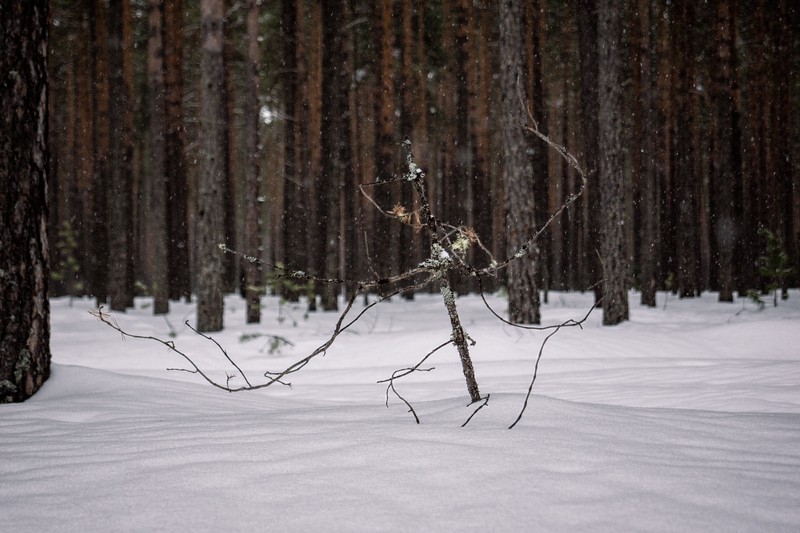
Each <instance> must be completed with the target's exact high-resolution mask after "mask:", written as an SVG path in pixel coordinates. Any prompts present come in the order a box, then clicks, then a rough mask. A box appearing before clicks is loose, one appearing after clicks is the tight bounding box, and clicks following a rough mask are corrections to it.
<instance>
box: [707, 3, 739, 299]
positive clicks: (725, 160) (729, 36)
mask: <svg viewBox="0 0 800 533" xmlns="http://www.w3.org/2000/svg"><path fill="white" fill-rule="evenodd" d="M735 12H736V10H735V6H734V2H733V0H720V1H719V2H717V13H716V17H717V18H716V24H715V26H716V34H715V48H716V57H715V59H716V61H715V63H714V69H713V74H714V76H713V80H712V89H713V93H712V94H713V98H714V104H715V112H716V116H715V121H716V124H715V126H716V136H715V138H714V139H713V140H714V143H715V149H714V151H713V153H714V154H715V155H716V157H715V158H714V161H713V170H714V172H713V175H712V179H713V185H712V198H713V203H712V205H713V206H714V207H715V209H714V210H713V211H712V213H711V224H712V227H711V231H712V232H713V234H714V237H715V239H714V240H715V242H716V245H717V257H716V261H717V269H718V271H717V272H718V283H719V300H720V301H721V302H732V301H733V291H734V288H735V278H734V276H735V270H734V261H735V257H736V255H737V254H736V244H737V243H738V242H739V233H740V216H741V214H740V213H741V183H742V178H741V155H740V146H741V143H740V140H739V135H740V134H739V112H738V110H737V108H736V102H735V93H734V91H735V83H736V82H735V73H736V46H735V41H734V39H735V29H734V28H735V23H734V16H735Z"/></svg>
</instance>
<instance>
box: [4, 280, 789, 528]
mask: <svg viewBox="0 0 800 533" xmlns="http://www.w3.org/2000/svg"><path fill="white" fill-rule="evenodd" d="M790 296H791V297H790V299H789V300H788V301H785V302H780V305H779V307H777V308H773V307H771V306H768V307H767V308H765V309H764V310H763V311H758V310H757V309H756V308H755V306H753V305H751V304H749V303H744V304H742V303H741V301H740V302H739V303H737V304H721V303H717V302H716V295H715V294H705V295H704V296H703V297H702V298H699V299H694V300H678V299H676V298H673V297H671V296H665V295H664V294H661V293H660V294H659V302H658V303H659V306H658V307H657V308H654V309H647V308H643V307H640V306H638V294H635V293H631V309H632V311H631V318H632V319H631V321H630V322H627V323H624V324H622V325H620V326H615V327H602V326H601V325H600V318H601V315H600V311H596V312H595V313H594V314H592V315H591V316H590V317H589V319H588V320H587V322H586V324H584V328H583V329H578V328H568V329H563V330H562V331H560V332H559V333H558V334H557V335H556V336H555V337H553V338H552V339H551V340H550V342H549V343H548V345H547V347H546V349H545V352H544V356H543V359H542V362H541V365H540V368H539V375H538V377H537V381H536V384H535V386H534V390H533V392H534V394H533V396H532V397H531V400H530V405H529V406H528V410H527V411H526V413H525V415H524V417H523V418H522V421H521V422H520V424H519V425H518V426H517V427H516V428H514V429H513V430H508V429H507V427H508V425H509V424H510V423H511V422H513V420H514V419H515V418H516V416H517V414H518V412H519V409H520V408H521V406H522V403H523V400H524V395H525V391H526V390H527V387H528V384H529V382H530V379H531V374H532V371H533V364H534V362H535V356H536V353H537V352H538V349H539V344H540V343H541V341H542V339H543V338H544V336H545V334H544V333H542V332H521V331H519V330H515V329H513V328H510V327H508V326H505V325H503V324H502V323H500V322H499V321H497V319H495V318H494V317H492V316H491V315H490V314H489V313H488V311H487V310H486V309H485V308H484V307H483V304H482V303H481V301H480V300H479V299H478V298H476V297H467V298H459V299H458V300H457V304H458V306H459V311H460V312H461V315H462V321H463V323H464V326H465V329H466V330H467V332H468V333H469V335H470V336H471V337H472V338H473V339H475V340H476V341H477V345H476V346H474V347H473V348H472V355H473V359H474V362H475V372H476V375H477V378H478V382H479V384H480V387H481V392H482V393H483V394H484V395H485V394H486V393H491V399H490V401H489V404H488V405H487V406H486V407H484V408H483V409H482V410H481V411H480V412H479V413H478V414H477V415H476V416H475V417H474V418H473V419H472V421H471V422H470V424H469V425H468V426H467V427H466V428H461V427H460V426H461V424H462V423H463V422H464V421H465V420H466V419H467V417H468V416H469V415H470V414H471V413H472V412H473V411H474V406H473V407H469V406H467V405H466V404H467V403H468V401H469V397H468V395H467V392H466V387H465V383H464V379H463V377H462V376H461V374H460V363H459V361H458V357H457V355H456V352H455V349H454V348H447V349H444V350H441V351H439V352H437V353H436V354H434V355H433V356H432V357H431V359H430V360H429V361H428V362H429V363H430V365H429V366H434V367H435V369H434V370H432V371H430V372H421V373H416V374H414V375H412V376H409V377H407V378H404V379H402V380H400V381H398V382H397V383H396V385H397V388H398V391H400V393H401V394H403V395H404V397H405V398H406V399H408V400H409V401H410V402H411V404H412V405H413V406H414V409H415V410H416V412H417V414H418V415H419V417H420V419H421V424H419V425H417V424H415V423H414V420H413V417H412V416H411V415H410V414H409V413H408V412H407V408H406V407H405V405H404V404H403V403H402V402H401V401H399V400H398V399H396V398H390V401H389V408H388V409H387V408H386V406H385V405H384V402H385V390H386V389H385V385H379V384H377V383H376V382H377V381H378V380H380V379H384V378H387V377H389V376H390V375H391V374H392V372H393V371H394V370H397V369H400V368H405V367H409V366H411V365H413V364H415V363H416V362H417V361H418V360H419V359H420V358H421V357H422V356H424V355H425V354H426V353H427V352H428V351H430V350H431V349H432V348H434V347H435V346H436V345H438V344H441V343H442V342H445V341H446V340H447V339H448V338H449V335H450V334H449V330H448V323H449V320H448V317H447V312H446V310H445V309H444V306H443V305H442V302H441V296H439V295H422V296H418V297H417V299H416V301H414V302H407V301H402V300H399V299H395V301H392V302H389V303H385V304H382V305H379V306H377V307H375V308H373V309H372V310H370V311H368V312H367V313H366V314H365V315H364V317H363V318H362V320H361V321H360V322H358V323H357V324H356V326H354V328H353V330H352V332H346V333H343V334H342V335H341V336H340V337H339V339H338V340H337V341H336V343H335V344H334V345H333V347H332V348H331V349H330V350H329V351H328V353H327V355H326V356H325V357H324V358H323V357H319V358H316V359H314V360H313V361H312V362H311V363H310V364H309V365H308V366H307V367H306V368H305V369H303V370H302V371H301V372H300V373H298V374H295V375H294V376H293V377H292V379H291V382H292V387H291V388H289V387H284V386H280V385H275V386H273V387H269V388H267V389H263V390H260V391H257V392H251V393H237V394H228V393H225V392H222V391H219V390H217V389H214V388H212V387H210V386H209V385H207V384H204V383H203V382H201V380H200V378H199V377H198V376H196V375H193V374H188V373H186V372H174V371H172V372H170V371H167V370H166V368H168V367H171V368H186V366H185V364H184V363H183V362H182V360H181V359H180V358H179V357H177V356H176V355H175V354H174V353H171V352H169V351H168V350H167V349H166V348H164V347H163V346H160V345H158V344H155V343H152V342H148V341H139V340H130V339H129V340H122V339H121V337H120V335H119V334H118V333H117V332H115V331H113V330H112V329H110V328H109V327H107V326H105V325H103V324H101V323H100V322H98V321H97V320H96V319H95V318H94V317H92V316H90V315H89V313H88V311H89V310H90V309H91V308H92V304H91V302H90V301H88V300H75V301H72V302H71V301H70V300H68V299H57V300H54V301H53V302H52V331H53V334H52V349H53V362H54V364H53V372H52V377H51V378H50V380H49V381H48V382H47V383H46V384H45V386H44V387H43V388H42V390H41V391H40V392H39V393H37V394H36V395H35V396H34V397H33V398H32V399H30V400H29V401H27V402H25V403H24V404H14V405H3V406H0V458H2V460H0V531H15V532H27V531H30V532H44V531H59V532H61V531H65V532H70V531H76V532H85V531H219V530H231V531H243V530H254V531H436V532H438V531H486V530H489V531H583V530H585V531H798V530H800V446H798V444H799V443H800V386H799V385H800V327H798V326H800V291H792V292H791V295H790ZM665 299H667V300H666V302H665ZM490 302H491V304H492V305H493V306H495V308H496V309H497V310H498V312H500V313H501V314H502V313H503V312H504V311H505V304H504V301H503V300H502V298H500V297H492V298H490ZM550 302H551V303H550V304H549V305H546V306H544V307H543V310H542V315H543V318H544V320H546V321H547V322H548V323H559V322H562V321H564V320H566V319H568V318H576V319H578V318H580V317H582V316H583V315H584V314H585V312H586V311H587V310H588V309H589V307H590V306H591V295H589V294H572V293H568V294H559V293H552V294H551V295H550ZM665 303H666V305H665ZM361 305H362V304H361V303H360V302H359V304H358V306H359V309H358V310H360V306H361ZM151 312H152V309H151V308H150V306H149V301H148V300H146V299H139V300H137V308H136V310H133V311H129V312H128V313H126V314H121V313H120V314H115V315H114V316H115V318H116V319H117V320H118V322H119V324H120V326H122V327H123V328H124V329H126V330H128V331H130V332H134V333H137V334H144V335H156V336H159V337H162V338H164V339H167V340H174V341H175V342H176V344H177V345H178V347H179V348H181V349H182V350H183V351H185V352H186V353H191V354H193V356H195V357H196V358H197V362H198V364H200V365H201V366H202V367H204V368H208V369H211V370H212V371H213V373H214V375H215V376H216V377H218V378H219V379H221V380H223V381H224V379H225V372H226V371H227V372H230V371H231V369H230V368H229V367H226V366H225V365H223V362H224V358H223V357H222V356H221V355H220V354H219V352H218V351H216V349H215V348H214V347H213V345H211V343H209V342H208V341H205V340H203V339H201V338H199V337H198V336H197V335H195V334H193V333H192V332H191V331H190V330H189V329H188V328H187V327H186V326H185V325H184V324H183V322H184V321H185V320H189V321H190V323H194V319H195V317H194V309H193V307H192V306H191V305H189V304H173V305H172V312H171V314H170V315H169V318H168V322H167V320H165V319H164V318H163V317H153V316H152V315H151ZM287 313H288V315H287ZM282 314H283V316H288V318H287V319H286V320H283V322H279V321H278V316H279V314H278V303H277V301H276V300H275V299H273V298H265V299H264V317H263V320H262V324H260V325H245V324H244V303H243V302H242V300H240V299H239V298H235V297H229V298H228V299H227V300H226V316H225V322H226V329H225V330H224V331H223V332H220V333H218V334H214V335H212V336H213V337H214V338H215V339H216V340H218V341H219V342H220V343H221V344H222V345H223V346H225V347H226V348H227V349H228V351H229V353H230V354H231V356H233V357H234V358H235V359H236V360H237V361H238V362H239V363H240V365H241V366H242V368H243V369H244V370H245V372H247V373H248V377H249V378H250V379H251V380H252V381H257V380H258V378H259V377H260V376H261V374H262V373H263V371H265V370H272V371H275V370H281V369H282V368H284V367H286V366H288V365H289V364H291V363H292V362H293V361H294V360H296V359H299V358H301V357H303V356H305V355H307V354H308V353H310V352H311V351H312V350H313V349H314V348H316V347H317V346H319V345H320V344H321V343H322V342H324V340H325V339H326V338H327V336H328V334H329V333H330V331H331V330H332V328H333V325H334V323H335V320H336V316H337V315H336V314H332V313H313V314H311V315H310V316H309V317H308V318H307V319H305V318H304V317H303V314H304V313H303V310H302V308H299V307H296V308H292V307H289V308H284V309H283V311H282ZM295 322H296V325H294V323H295ZM171 330H174V335H175V337H174V338H173V339H170V336H169V334H170V331H171ZM255 333H262V334H273V335H281V336H283V337H286V338H287V339H288V340H290V341H291V342H292V343H293V344H294V346H285V347H283V348H282V349H281V351H280V353H273V354H270V353H268V350H267V349H266V348H265V343H266V342H267V339H266V338H259V339H255V340H250V341H248V342H240V341H239V339H240V337H241V336H242V335H243V334H251V335H252V334H255ZM262 348H265V349H264V350H263V351H262V350H261V349H262ZM426 367H427V366H426V365H423V368H426ZM239 382H241V380H238V381H234V383H239Z"/></svg>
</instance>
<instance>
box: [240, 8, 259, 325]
mask: <svg viewBox="0 0 800 533" xmlns="http://www.w3.org/2000/svg"><path fill="white" fill-rule="evenodd" d="M246 24H247V62H246V73H245V83H246V87H247V88H246V90H245V101H244V120H245V125H244V135H245V140H244V141H245V142H244V144H245V149H246V158H245V168H244V173H245V194H244V242H245V253H247V254H248V255H250V256H254V257H257V258H260V254H261V205H262V199H261V177H260V175H259V170H260V158H261V151H260V149H259V133H258V126H259V122H260V120H261V119H260V113H259V104H258V94H259V78H258V73H259V65H260V61H261V54H260V53H259V48H258V0H248V3H247V20H246ZM242 267H243V268H244V273H245V297H246V300H247V323H248V324H255V323H258V322H261V294H262V292H263V288H262V285H263V279H262V274H261V270H260V269H259V267H258V265H257V264H256V263H255V262H253V261H245V262H243V264H242Z"/></svg>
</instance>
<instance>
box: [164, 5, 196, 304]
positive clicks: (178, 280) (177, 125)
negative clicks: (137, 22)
mask: <svg viewBox="0 0 800 533" xmlns="http://www.w3.org/2000/svg"><path fill="white" fill-rule="evenodd" d="M183 14H184V11H183V0H170V1H168V2H165V3H164V51H165V57H164V85H165V91H166V93H165V96H164V107H165V116H166V131H165V132H164V135H165V138H164V142H165V146H164V150H165V151H166V155H165V161H164V162H165V176H166V178H167V188H168V192H167V197H168V198H169V202H168V208H167V227H168V231H169V248H168V253H167V259H168V263H169V267H168V270H169V297H170V299H171V300H179V299H181V298H186V300H190V299H191V297H192V287H191V266H190V262H189V213H188V211H189V184H188V177H187V172H186V154H185V152H184V150H185V147H186V129H185V127H184V124H183V120H184V118H183V117H184V113H183Z"/></svg>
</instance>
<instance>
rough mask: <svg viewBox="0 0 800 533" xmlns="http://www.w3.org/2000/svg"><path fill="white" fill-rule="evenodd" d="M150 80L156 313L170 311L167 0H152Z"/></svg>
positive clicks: (154, 296)
mask: <svg viewBox="0 0 800 533" xmlns="http://www.w3.org/2000/svg"><path fill="white" fill-rule="evenodd" d="M148 9H149V13H148V17H147V20H148V39H147V81H148V85H149V96H148V101H149V103H150V109H149V111H150V149H149V150H148V155H149V158H150V186H151V189H150V202H149V203H150V210H149V211H150V212H149V216H148V217H146V220H147V223H148V225H149V226H150V235H151V239H152V240H151V248H150V253H151V254H152V260H153V263H152V275H151V287H150V293H151V294H152V295H153V313H154V314H156V315H163V314H166V313H168V312H169V271H168V267H167V239H168V238H169V237H168V233H167V230H168V228H167V182H166V180H167V177H166V167H165V161H166V159H165V156H166V154H165V150H164V148H165V143H164V138H165V127H166V124H165V119H166V117H165V115H164V39H163V35H164V33H163V24H162V21H163V0H150V2H149V4H148Z"/></svg>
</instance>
